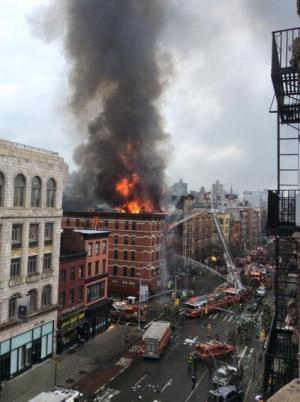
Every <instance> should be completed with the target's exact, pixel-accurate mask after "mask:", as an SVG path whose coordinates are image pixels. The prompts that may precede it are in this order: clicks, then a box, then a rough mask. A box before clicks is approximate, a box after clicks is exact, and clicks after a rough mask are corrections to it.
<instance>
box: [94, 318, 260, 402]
mask: <svg viewBox="0 0 300 402" xmlns="http://www.w3.org/2000/svg"><path fill="white" fill-rule="evenodd" d="M233 325H235V324H234V321H233V315H231V314H230V313H223V312H219V313H215V314H212V315H210V316H208V317H205V318H202V319H194V320H193V319H189V320H185V321H184V325H183V326H182V327H179V328H177V329H176V336H175V339H173V340H172V343H171V345H170V346H169V348H168V349H167V350H166V352H165V354H164V355H163V356H162V357H161V359H160V360H149V359H143V358H142V357H139V358H138V359H137V360H136V361H135V363H134V364H133V365H131V366H130V368H128V369H127V370H124V372H123V373H122V374H120V375H119V376H118V377H117V378H115V379H114V380H112V381H110V382H109V383H108V384H106V386H105V387H104V388H102V389H101V390H100V391H99V392H98V394H97V397H96V398H95V399H94V401H97V402H109V401H111V400H112V401H113V402H118V401H120V402H121V401H128V402H133V401H141V400H144V401H153V402H154V401H160V402H168V401H182V402H183V401H184V402H188V401H189V402H196V401H197V402H205V401H206V399H207V396H208V391H209V389H211V388H212V387H213V385H212V381H211V378H212V374H213V372H214V368H213V367H211V368H210V367H209V365H208V364H205V363H203V362H198V364H197V368H196V385H195V388H194V390H193V389H192V378H191V377H192V374H193V368H192V367H191V368H189V367H188V365H187V361H186V358H187V355H188V353H189V352H191V351H193V349H194V343H195V341H207V340H208V339H209V336H211V337H212V338H214V337H215V335H216V334H218V335H219V337H220V340H221V341H226V340H227V334H228V331H229V330H230V328H231V327H232V326H233ZM254 353H255V350H254V347H253V346H251V345H242V344H239V345H238V346H237V350H236V353H235V354H234V355H233V356H232V357H227V358H225V359H224V360H225V362H227V363H230V364H233V365H237V363H241V362H242V363H243V366H244V378H245V377H247V376H249V375H250V374H251V375H252V373H250V368H251V364H250V363H251V360H252V357H253V355H254ZM216 364H217V366H220V365H221V364H222V362H221V361H220V360H219V359H218V360H217V361H216Z"/></svg>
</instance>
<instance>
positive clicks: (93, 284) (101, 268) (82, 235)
mask: <svg viewBox="0 0 300 402" xmlns="http://www.w3.org/2000/svg"><path fill="white" fill-rule="evenodd" d="M108 238H109V232H108V231H101V230H91V229H64V231H63V233H62V241H61V257H60V275H59V305H60V309H59V320H58V342H59V349H60V351H62V350H64V349H66V348H68V347H69V346H73V345H74V344H77V343H78V342H80V340H81V339H84V340H88V339H89V338H91V337H94V336H95V335H97V334H99V333H100V332H103V331H104V330H106V329H107V327H108V325H109V321H110V307H111V301H110V300H109V299H108V297H107V293H108V292H107V289H108Z"/></svg>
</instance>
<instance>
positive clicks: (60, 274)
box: [59, 269, 67, 284]
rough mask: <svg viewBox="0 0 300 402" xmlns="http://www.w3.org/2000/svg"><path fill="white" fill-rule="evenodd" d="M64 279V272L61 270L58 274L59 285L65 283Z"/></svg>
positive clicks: (65, 276)
mask: <svg viewBox="0 0 300 402" xmlns="http://www.w3.org/2000/svg"><path fill="white" fill-rule="evenodd" d="M66 278H67V275H66V271H65V270H64V269H63V270H61V271H60V272H59V280H60V283H61V284H64V283H66Z"/></svg>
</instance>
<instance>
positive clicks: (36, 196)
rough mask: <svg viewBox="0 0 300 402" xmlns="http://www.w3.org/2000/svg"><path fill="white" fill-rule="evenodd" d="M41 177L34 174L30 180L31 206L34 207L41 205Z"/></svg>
mask: <svg viewBox="0 0 300 402" xmlns="http://www.w3.org/2000/svg"><path fill="white" fill-rule="evenodd" d="M41 189H42V182H41V179H40V178H39V177H37V176H35V177H34V178H33V179H32V182H31V206H32V207H34V208H36V207H40V206H41Z"/></svg>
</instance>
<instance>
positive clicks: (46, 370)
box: [0, 325, 142, 402]
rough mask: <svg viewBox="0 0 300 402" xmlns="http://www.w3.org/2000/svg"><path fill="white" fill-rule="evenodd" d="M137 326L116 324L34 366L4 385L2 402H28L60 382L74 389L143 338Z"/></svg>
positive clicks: (0, 399) (0, 398)
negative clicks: (73, 386) (87, 340)
mask: <svg viewBox="0 0 300 402" xmlns="http://www.w3.org/2000/svg"><path fill="white" fill-rule="evenodd" d="M141 334H142V332H141V331H138V330H137V328H135V327H126V326H121V325H113V326H112V327H111V328H110V329H109V330H107V331H106V332H104V333H103V334H100V335H98V336H96V337H95V338H94V339H92V340H90V341H89V342H87V343H85V344H83V345H81V346H80V347H79V348H76V349H73V350H72V351H69V352H66V353H65V354H64V355H58V356H57V357H56V358H54V359H49V360H46V361H45V362H43V363H41V364H39V365H35V366H34V367H33V368H32V369H31V370H29V371H27V372H25V373H24V374H21V375H19V376H18V377H16V378H14V379H12V380H10V381H7V382H6V383H4V384H3V388H2V392H1V393H0V401H1V402H27V401H28V400H30V399H31V398H33V397H34V396H36V395H38V394H39V393H40V392H42V391H48V390H50V389H51V388H53V387H54V385H55V382H56V384H57V385H61V386H67V387H70V388H72V385H73V384H75V383H78V382H79V381H80V380H82V379H83V378H84V377H86V376H87V375H88V374H89V373H91V372H92V371H94V370H95V369H97V368H98V369H99V368H100V369H104V368H105V367H106V366H107V365H108V364H109V363H110V362H111V361H112V360H113V359H115V358H117V357H118V356H119V355H120V354H122V352H123V351H125V350H126V349H128V347H129V346H130V345H132V344H133V343H134V342H135V341H137V340H138V339H140V337H141Z"/></svg>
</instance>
